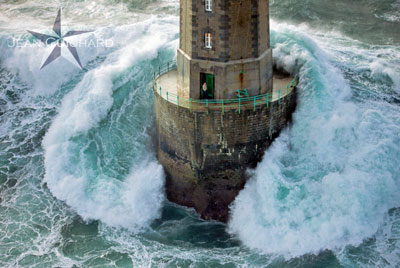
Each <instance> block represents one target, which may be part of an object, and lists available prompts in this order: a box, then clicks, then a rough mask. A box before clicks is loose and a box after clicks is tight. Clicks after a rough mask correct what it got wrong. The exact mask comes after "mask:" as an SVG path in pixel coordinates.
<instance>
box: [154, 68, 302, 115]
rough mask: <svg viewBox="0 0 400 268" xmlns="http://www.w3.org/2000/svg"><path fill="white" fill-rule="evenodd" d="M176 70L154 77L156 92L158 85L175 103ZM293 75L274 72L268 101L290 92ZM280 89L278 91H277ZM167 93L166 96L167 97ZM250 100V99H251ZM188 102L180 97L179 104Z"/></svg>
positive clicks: (162, 94) (163, 93)
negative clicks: (271, 90)
mask: <svg viewBox="0 0 400 268" xmlns="http://www.w3.org/2000/svg"><path fill="white" fill-rule="evenodd" d="M177 74H178V72H177V70H171V71H169V72H167V73H164V74H162V75H160V76H159V77H158V78H157V79H156V85H157V93H158V94H160V90H159V89H160V87H161V96H162V97H163V98H164V99H168V101H170V102H173V103H175V104H177V103H178V100H177V94H178V93H177ZM293 79H294V77H292V76H288V75H282V74H275V73H274V77H273V81H274V82H273V83H274V88H273V95H272V99H270V102H275V101H278V98H279V97H280V98H283V97H285V96H286V95H287V94H289V93H290V92H292V90H293V87H290V85H292V81H293ZM288 85H289V90H287V86H288ZM279 91H280V93H279ZM167 93H168V97H167ZM251 102H252V101H251ZM187 104H188V101H187V100H186V101H185V100H184V99H180V101H179V105H180V106H183V107H186V106H187ZM243 105H246V103H245V102H243Z"/></svg>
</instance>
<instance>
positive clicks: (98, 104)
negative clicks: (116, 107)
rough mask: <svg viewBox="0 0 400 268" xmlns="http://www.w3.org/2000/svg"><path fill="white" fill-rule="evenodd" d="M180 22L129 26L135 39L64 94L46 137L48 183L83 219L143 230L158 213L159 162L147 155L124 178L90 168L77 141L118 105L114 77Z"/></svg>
mask: <svg viewBox="0 0 400 268" xmlns="http://www.w3.org/2000/svg"><path fill="white" fill-rule="evenodd" d="M172 23H173V24H172ZM175 25H176V19H175V18H172V19H171V20H170V23H168V21H166V20H163V21H162V23H161V22H160V21H158V20H150V21H145V22H143V23H138V24H135V25H134V27H126V28H125V30H126V31H127V32H126V34H127V35H130V36H131V43H130V44H129V45H128V46H126V47H124V48H122V49H120V50H118V51H116V52H114V53H112V54H111V55H109V56H108V57H107V59H106V61H105V63H104V64H102V65H101V66H99V67H97V68H95V69H94V70H92V71H89V72H88V73H86V74H85V75H84V77H83V79H82V81H81V82H80V83H79V84H78V85H77V86H76V87H75V88H74V89H73V90H72V91H71V92H70V93H69V94H67V95H66V97H65V98H64V100H63V102H62V106H61V108H60V109H59V112H58V115H57V116H56V118H55V119H54V120H53V123H52V125H51V127H50V129H49V130H48V132H47V134H46V136H45V138H44V140H43V147H44V149H45V168H46V174H45V177H44V181H45V182H46V183H47V185H48V187H49V188H50V190H51V192H52V193H53V194H54V195H55V196H56V197H57V198H59V199H61V200H63V201H65V202H66V203H67V204H68V205H70V206H71V207H72V208H73V209H74V210H75V211H77V212H78V213H79V214H80V215H81V216H82V217H83V218H84V219H100V220H102V221H103V222H105V223H106V224H109V225H112V226H118V227H125V228H129V229H130V230H132V231H138V230H141V229H143V228H144V227H147V225H148V224H149V223H150V221H151V220H153V219H154V218H156V217H157V216H158V215H159V212H160V208H161V204H162V202H163V199H164V197H163V182H164V178H163V171H162V168H161V166H160V165H159V164H158V163H156V162H155V161H154V160H152V158H151V157H150V158H149V156H146V155H144V156H143V157H142V159H143V161H142V162H141V163H137V164H136V165H134V166H133V169H132V173H131V175H129V176H128V177H127V178H125V179H124V180H123V181H119V180H118V179H116V178H112V177H109V176H108V175H106V174H103V173H102V172H101V171H100V172H98V170H97V168H95V167H91V166H87V163H86V161H85V153H84V152H85V150H87V149H88V148H89V147H90V144H88V145H86V146H85V148H81V147H80V146H81V145H80V144H79V143H78V142H76V140H77V139H79V137H82V136H85V135H86V134H87V133H88V131H89V130H91V129H93V128H95V127H97V126H98V124H99V123H100V122H101V120H103V119H104V118H105V117H106V116H107V114H108V113H109V111H110V109H111V107H112V105H113V97H112V94H113V89H114V86H113V78H115V76H116V75H118V74H120V73H122V72H123V71H124V70H126V69H127V68H129V67H130V66H133V65H134V64H135V63H137V62H138V61H139V60H150V59H152V58H153V57H155V56H156V55H157V51H158V50H159V49H160V47H162V46H165V45H168V44H169V42H171V40H173V38H174V36H175V34H176V31H177V28H176V26H175ZM143 44H146V45H143ZM134 90H144V89H143V88H138V89H134ZM132 139H135V133H132ZM85 163H86V164H85Z"/></svg>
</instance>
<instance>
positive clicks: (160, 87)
mask: <svg viewBox="0 0 400 268" xmlns="http://www.w3.org/2000/svg"><path fill="white" fill-rule="evenodd" d="M160 96H161V97H162V94H161V87H160Z"/></svg>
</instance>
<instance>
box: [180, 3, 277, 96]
mask: <svg viewBox="0 0 400 268" xmlns="http://www.w3.org/2000/svg"><path fill="white" fill-rule="evenodd" d="M268 2H269V1H268V0H186V1H181V8H180V42H179V44H180V45H179V49H178V56H177V58H178V95H180V96H183V97H186V98H193V99H199V98H200V97H201V96H200V95H201V94H200V92H201V91H200V88H201V86H202V85H203V83H204V82H206V84H207V88H208V95H209V98H211V99H224V98H228V99H229V98H236V94H237V91H236V90H237V89H241V90H243V89H244V88H246V89H247V91H248V93H249V94H250V95H259V94H264V93H267V92H268V91H269V92H270V93H271V90H272V53H271V49H270V46H269V5H268Z"/></svg>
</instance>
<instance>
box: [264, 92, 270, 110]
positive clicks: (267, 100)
mask: <svg viewBox="0 0 400 268" xmlns="http://www.w3.org/2000/svg"><path fill="white" fill-rule="evenodd" d="M265 101H266V103H267V109H268V107H269V93H267V98H266V100H265Z"/></svg>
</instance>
